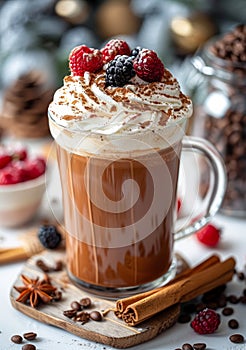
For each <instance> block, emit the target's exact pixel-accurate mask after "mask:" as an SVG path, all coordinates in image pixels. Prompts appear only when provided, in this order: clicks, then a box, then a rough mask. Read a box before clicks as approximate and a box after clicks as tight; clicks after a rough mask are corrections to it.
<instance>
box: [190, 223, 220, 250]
mask: <svg viewBox="0 0 246 350" xmlns="http://www.w3.org/2000/svg"><path fill="white" fill-rule="evenodd" d="M220 236H221V229H219V228H217V227H215V226H214V225H212V224H207V225H206V226H204V227H203V228H201V229H200V230H198V231H197V233H196V237H197V239H198V240H199V242H201V243H203V244H204V245H206V246H208V247H215V246H216V245H217V244H218V243H219V241H220Z"/></svg>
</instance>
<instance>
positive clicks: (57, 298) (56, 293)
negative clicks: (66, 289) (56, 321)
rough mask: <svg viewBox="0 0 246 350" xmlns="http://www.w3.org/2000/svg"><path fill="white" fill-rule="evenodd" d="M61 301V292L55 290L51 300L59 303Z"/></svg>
mask: <svg viewBox="0 0 246 350" xmlns="http://www.w3.org/2000/svg"><path fill="white" fill-rule="evenodd" d="M61 299H62V292H61V291H60V290H56V291H55V292H54V295H53V294H52V300H54V301H60V300H61Z"/></svg>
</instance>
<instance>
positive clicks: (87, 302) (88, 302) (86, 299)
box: [80, 298, 91, 308]
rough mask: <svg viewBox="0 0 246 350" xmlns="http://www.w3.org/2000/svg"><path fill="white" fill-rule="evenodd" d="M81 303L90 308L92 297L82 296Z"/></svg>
mask: <svg viewBox="0 0 246 350" xmlns="http://www.w3.org/2000/svg"><path fill="white" fill-rule="evenodd" d="M80 305H82V306H83V307H84V308H88V307H90V306H91V299H90V298H82V299H81V300H80Z"/></svg>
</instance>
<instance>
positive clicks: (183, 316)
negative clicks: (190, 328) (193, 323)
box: [178, 314, 191, 323]
mask: <svg viewBox="0 0 246 350" xmlns="http://www.w3.org/2000/svg"><path fill="white" fill-rule="evenodd" d="M190 320H191V316H190V315H189V314H180V315H179V318H178V322H179V323H188V322H190Z"/></svg>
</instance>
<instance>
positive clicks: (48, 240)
mask: <svg viewBox="0 0 246 350" xmlns="http://www.w3.org/2000/svg"><path fill="white" fill-rule="evenodd" d="M38 238H39V240H40V242H41V244H42V245H43V246H44V247H45V248H48V249H54V248H57V247H58V245H59V244H60V242H61V239H62V236H61V234H60V232H58V231H57V229H56V227H55V226H54V225H43V226H40V227H39V231H38Z"/></svg>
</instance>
